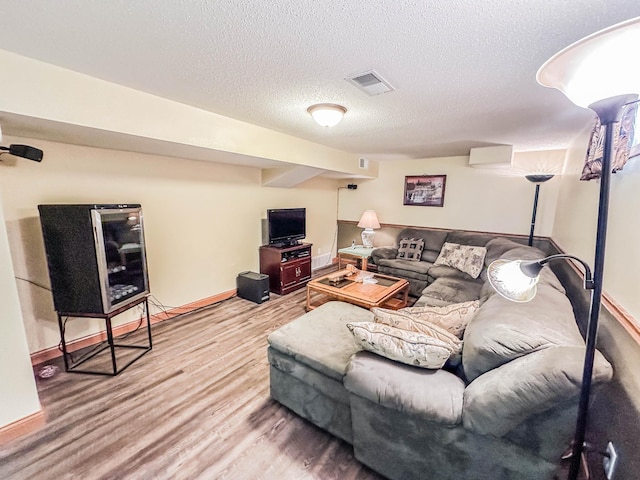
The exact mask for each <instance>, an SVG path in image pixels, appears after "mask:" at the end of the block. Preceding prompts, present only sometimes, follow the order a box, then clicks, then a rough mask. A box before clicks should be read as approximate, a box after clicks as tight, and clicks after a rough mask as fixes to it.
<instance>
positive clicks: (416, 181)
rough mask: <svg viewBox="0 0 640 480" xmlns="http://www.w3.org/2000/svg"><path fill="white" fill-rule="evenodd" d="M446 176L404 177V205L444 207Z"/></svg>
mask: <svg viewBox="0 0 640 480" xmlns="http://www.w3.org/2000/svg"><path fill="white" fill-rule="evenodd" d="M446 183H447V176H446V175H408V176H406V177H404V205H416V206H420V207H442V206H444V190H445V186H446Z"/></svg>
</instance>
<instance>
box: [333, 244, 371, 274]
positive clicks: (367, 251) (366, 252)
mask: <svg viewBox="0 0 640 480" xmlns="http://www.w3.org/2000/svg"><path fill="white" fill-rule="evenodd" d="M373 250H374V249H373V248H366V247H363V246H362V245H356V246H354V247H347V248H341V249H339V250H338V270H341V269H342V259H343V257H344V258H352V259H355V260H356V261H357V260H360V261H361V262H362V266H361V267H360V270H363V271H367V266H368V260H369V257H370V256H371V252H373Z"/></svg>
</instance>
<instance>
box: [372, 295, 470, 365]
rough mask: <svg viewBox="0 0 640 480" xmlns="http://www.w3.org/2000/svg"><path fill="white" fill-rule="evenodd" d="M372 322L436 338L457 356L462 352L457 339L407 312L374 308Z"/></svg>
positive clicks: (460, 344)
mask: <svg viewBox="0 0 640 480" xmlns="http://www.w3.org/2000/svg"><path fill="white" fill-rule="evenodd" d="M371 312H372V313H373V317H374V321H375V322H377V323H383V324H385V325H389V326H390V327H395V328H399V329H401V330H409V331H410V332H417V333H423V334H425V335H429V336H430V337H433V338H437V339H438V340H441V341H443V342H445V343H446V344H447V345H449V347H450V348H451V353H454V354H457V353H460V351H462V342H461V341H460V339H459V338H458V337H456V336H455V335H454V334H452V333H450V332H449V331H447V330H445V329H444V328H442V327H439V326H437V325H434V324H433V323H429V322H427V321H425V320H421V319H420V318H418V317H415V316H413V315H411V314H410V313H408V312H403V311H396V310H388V309H386V308H377V307H374V308H372V309H371Z"/></svg>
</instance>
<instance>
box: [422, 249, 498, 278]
mask: <svg viewBox="0 0 640 480" xmlns="http://www.w3.org/2000/svg"><path fill="white" fill-rule="evenodd" d="M486 254H487V249H486V248H485V247H475V246H472V245H459V244H457V243H449V242H445V243H444V245H442V249H441V250H440V255H438V258H436V261H435V262H434V265H448V266H450V267H453V268H456V269H458V270H460V271H461V272H465V273H468V274H469V275H471V277H473V278H478V275H480V272H481V271H482V267H483V266H484V257H485V255H486Z"/></svg>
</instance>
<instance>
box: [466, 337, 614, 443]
mask: <svg viewBox="0 0 640 480" xmlns="http://www.w3.org/2000/svg"><path fill="white" fill-rule="evenodd" d="M584 354H585V348H584V346H582V347H552V348H547V349H544V350H540V351H537V352H533V353H531V354H530V355H527V357H526V358H519V359H517V360H514V361H513V362H510V363H508V364H506V365H502V366H501V367H498V368H496V369H495V370H492V371H490V372H487V373H486V374H484V375H482V376H480V377H478V378H477V379H476V380H474V381H473V382H472V383H471V384H470V385H468V386H467V388H466V389H465V391H464V409H463V422H464V426H465V427H466V428H467V429H469V430H473V431H474V432H476V433H480V434H482V435H494V436H496V437H500V436H503V435H505V434H506V433H508V432H509V431H510V430H512V429H514V428H515V427H517V426H518V425H520V424H521V423H523V422H524V421H525V420H526V419H527V418H528V417H530V416H532V415H535V414H540V413H542V412H545V411H547V410H549V409H551V408H553V407H554V406H556V405H558V404H560V403H562V402H566V401H568V400H571V399H575V398H576V397H577V396H578V394H579V392H580V385H581V384H582V366H583V362H584ZM611 376H612V369H611V365H610V364H609V362H607V361H606V360H605V358H604V357H603V356H602V355H601V354H600V353H599V352H596V357H595V362H594V370H593V383H594V385H596V384H598V383H603V382H606V381H609V380H610V379H611ZM572 420H573V419H572ZM572 423H573V422H572ZM530 434H531V433H530ZM533 434H534V435H535V433H533Z"/></svg>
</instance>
